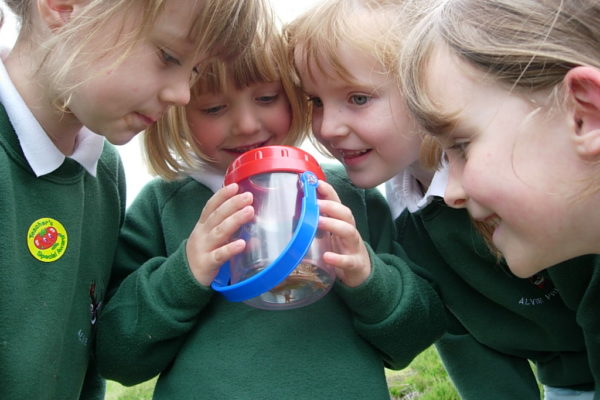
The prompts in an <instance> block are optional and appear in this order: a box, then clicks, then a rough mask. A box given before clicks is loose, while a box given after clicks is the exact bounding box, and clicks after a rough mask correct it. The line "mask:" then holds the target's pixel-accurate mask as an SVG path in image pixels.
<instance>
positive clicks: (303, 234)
mask: <svg viewBox="0 0 600 400" xmlns="http://www.w3.org/2000/svg"><path fill="white" fill-rule="evenodd" d="M300 182H301V183H302V187H303V191H304V197H303V198H302V211H301V213H300V219H299V220H298V225H297V227H296V231H295V232H294V234H293V235H292V238H291V239H290V242H289V243H288V244H287V246H286V247H285V249H283V251H282V252H281V254H280V255H279V257H277V258H276V259H275V260H274V261H273V262H272V263H271V264H270V265H269V266H267V267H266V268H265V269H263V270H262V271H260V272H259V273H257V274H256V275H253V276H251V277H250V278H248V279H245V280H243V281H241V282H238V283H235V284H233V285H230V284H229V283H230V280H231V274H230V271H229V262H226V263H225V264H223V265H222V266H221V269H220V270H219V273H218V274H217V276H216V277H215V279H214V281H213V282H212V283H211V285H210V286H211V287H212V288H213V289H214V290H215V291H217V292H220V293H222V294H223V296H225V298H226V299H227V300H229V301H236V302H237V301H244V300H248V299H251V298H253V297H256V296H260V295H261V294H263V293H265V292H268V291H269V290H271V289H272V288H274V287H275V286H277V285H279V284H280V283H281V282H283V281H284V280H285V278H287V277H288V275H289V274H290V273H292V271H293V270H294V269H295V268H296V266H298V264H300V262H301V261H302V259H303V258H304V256H305V255H306V252H307V251H308V249H309V248H310V245H311V243H312V241H313V239H314V237H315V235H316V233H317V225H318V223H319V205H318V204H317V185H318V179H317V176H316V175H315V174H313V173H312V172H310V171H307V172H303V173H302V174H301V175H300Z"/></svg>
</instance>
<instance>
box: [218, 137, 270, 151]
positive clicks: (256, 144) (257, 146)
mask: <svg viewBox="0 0 600 400" xmlns="http://www.w3.org/2000/svg"><path fill="white" fill-rule="evenodd" d="M267 142H268V140H265V141H264V142H260V143H255V144H251V145H248V146H240V147H233V148H230V149H225V151H228V152H231V153H236V154H242V153H245V152H247V151H250V150H254V149H256V148H259V147H262V146H264V145H266V144H267Z"/></svg>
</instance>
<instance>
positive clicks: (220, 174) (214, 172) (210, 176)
mask: <svg viewBox="0 0 600 400" xmlns="http://www.w3.org/2000/svg"><path fill="white" fill-rule="evenodd" d="M189 175H190V177H191V178H193V179H194V180H196V181H197V182H200V183H202V184H203V185H205V186H208V187H209V188H210V189H211V190H212V191H213V192H216V191H217V190H219V189H221V188H222V187H223V181H224V180H225V172H224V171H220V170H218V169H216V168H213V167H212V166H210V165H205V166H203V167H202V168H201V169H200V170H197V171H193V172H191V173H190V174H189Z"/></svg>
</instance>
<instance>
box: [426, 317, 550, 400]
mask: <svg viewBox="0 0 600 400" xmlns="http://www.w3.org/2000/svg"><path fill="white" fill-rule="evenodd" d="M448 319H449V320H450V321H452V322H451V325H452V328H449V330H448V332H447V333H446V334H444V336H442V337H441V338H440V340H438V341H437V342H436V344H435V346H436V349H437V351H438V353H439V355H440V358H441V359H442V362H443V364H444V367H445V368H446V371H448V375H449V376H450V379H451V380H452V382H453V383H454V385H455V386H456V389H457V390H458V393H459V394H460V396H461V399H463V400H480V399H484V398H495V399H496V398H497V399H523V400H527V399H531V400H539V398H540V392H539V388H538V385H537V381H536V378H535V375H534V373H533V370H532V368H531V366H530V364H529V362H528V361H527V360H526V359H524V358H519V357H513V356H510V355H507V354H503V353H499V352H497V351H495V350H494V349H492V348H490V347H488V346H485V345H483V344H481V343H480V342H478V341H477V340H476V339H475V338H474V337H473V336H472V335H471V334H469V333H468V332H467V331H466V329H465V328H464V327H462V325H461V324H460V322H458V321H457V320H456V319H454V318H453V317H451V316H450V317H449V318H448Z"/></svg>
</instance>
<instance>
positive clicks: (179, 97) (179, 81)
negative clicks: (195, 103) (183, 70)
mask: <svg viewBox="0 0 600 400" xmlns="http://www.w3.org/2000/svg"><path fill="white" fill-rule="evenodd" d="M159 98H160V100H161V101H162V102H164V103H167V104H169V105H176V106H185V105H186V104H187V103H189V102H190V80H189V78H184V77H181V78H179V77H178V78H176V79H175V78H174V79H173V80H171V81H170V82H167V83H166V84H165V85H164V86H163V88H162V89H161V91H160V93H159Z"/></svg>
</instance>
